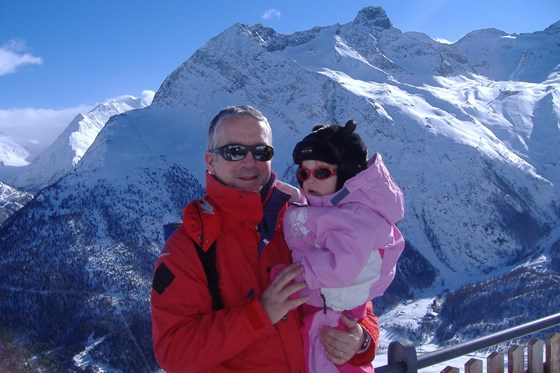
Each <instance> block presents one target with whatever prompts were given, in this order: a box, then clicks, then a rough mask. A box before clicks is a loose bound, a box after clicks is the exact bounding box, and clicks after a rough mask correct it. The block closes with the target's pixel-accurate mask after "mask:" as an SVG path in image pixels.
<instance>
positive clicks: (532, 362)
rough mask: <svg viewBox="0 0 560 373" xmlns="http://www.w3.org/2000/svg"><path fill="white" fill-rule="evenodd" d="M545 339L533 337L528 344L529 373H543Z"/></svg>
mask: <svg viewBox="0 0 560 373" xmlns="http://www.w3.org/2000/svg"><path fill="white" fill-rule="evenodd" d="M543 346H544V343H543V341H539V340H538V339H531V340H530V341H529V344H528V345H527V361H528V363H529V367H528V368H529V369H528V370H527V371H528V372H529V373H543V370H544V369H543V368H544V366H543Z"/></svg>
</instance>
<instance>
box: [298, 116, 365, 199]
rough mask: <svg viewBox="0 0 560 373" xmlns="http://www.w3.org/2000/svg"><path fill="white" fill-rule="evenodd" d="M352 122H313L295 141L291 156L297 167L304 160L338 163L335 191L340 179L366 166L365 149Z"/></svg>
mask: <svg viewBox="0 0 560 373" xmlns="http://www.w3.org/2000/svg"><path fill="white" fill-rule="evenodd" d="M355 129H356V122H355V121H354V120H349V121H348V122H346V124H345V125H344V127H343V126H340V125H338V124H327V125H322V124H319V125H316V126H315V127H313V132H311V133H310V134H309V135H307V136H305V137H304V138H303V140H302V141H300V142H299V143H297V144H296V146H295V148H294V151H293V153H292V157H293V159H294V163H295V164H297V165H300V166H301V162H303V161H305V160H317V161H322V162H327V163H331V164H336V165H338V171H337V176H338V179H337V184H336V190H340V189H341V188H342V186H343V185H344V182H345V181H346V180H348V179H350V178H351V177H353V176H354V175H356V174H357V173H358V172H360V171H362V170H365V169H366V167H367V158H368V151H367V147H366V144H365V143H364V142H363V140H362V138H361V137H360V135H358V134H357V133H355V132H354V130H355Z"/></svg>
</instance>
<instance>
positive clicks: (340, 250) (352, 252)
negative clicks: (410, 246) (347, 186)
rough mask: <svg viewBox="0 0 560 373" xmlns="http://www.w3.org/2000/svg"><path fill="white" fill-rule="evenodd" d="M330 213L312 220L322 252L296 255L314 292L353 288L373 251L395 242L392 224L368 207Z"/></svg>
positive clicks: (331, 210) (349, 206) (355, 207)
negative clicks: (320, 289)
mask: <svg viewBox="0 0 560 373" xmlns="http://www.w3.org/2000/svg"><path fill="white" fill-rule="evenodd" d="M311 208H313V207H311ZM321 209H323V208H321ZM329 210H330V211H328V212H325V213H321V214H320V215H318V216H317V218H316V219H313V218H312V217H310V219H309V220H310V221H315V224H316V244H317V246H318V247H319V248H318V249H312V250H309V249H308V250H297V251H294V261H296V262H300V263H302V264H303V266H304V268H305V273H304V277H305V281H306V283H307V285H308V286H309V287H310V288H312V289H317V288H335V287H343V286H349V285H351V284H352V283H354V281H355V280H356V277H357V276H358V274H359V273H360V272H361V271H362V269H363V268H364V266H366V264H367V263H368V258H369V257H370V255H371V253H372V250H373V249H375V248H382V247H385V246H387V245H388V244H389V243H390V242H391V241H392V240H393V237H392V234H393V227H392V226H391V224H389V223H388V222H387V221H386V220H385V219H384V218H382V217H381V216H380V215H378V214H377V213H375V212H373V211H372V210H370V209H369V208H368V207H366V206H363V205H361V204H357V203H352V204H347V205H345V206H344V207H340V208H329ZM302 253H304V254H302Z"/></svg>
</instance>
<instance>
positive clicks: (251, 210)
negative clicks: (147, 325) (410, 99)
mask: <svg viewBox="0 0 560 373" xmlns="http://www.w3.org/2000/svg"><path fill="white" fill-rule="evenodd" d="M273 155H274V149H273V148H272V131H271V128H270V125H269V123H268V120H267V119H266V118H265V117H264V116H263V115H262V114H261V113H260V112H259V111H258V110H256V109H254V108H252V107H246V106H236V107H227V108H225V109H223V110H222V111H220V112H219V113H218V114H217V115H216V116H215V117H214V119H213V120H212V122H211V125H210V128H209V131H208V151H207V152H206V153H205V155H204V159H205V162H206V166H207V175H206V196H205V197H204V198H203V199H202V200H197V201H192V202H191V203H189V204H188V205H187V207H186V208H185V209H184V211H183V224H182V226H181V227H180V228H179V229H177V230H176V231H175V232H174V233H173V234H172V235H171V236H170V238H169V239H168V240H167V242H166V243H165V246H164V248H163V250H162V253H161V255H160V257H159V259H158V261H157V263H156V269H155V271H154V282H153V289H152V293H151V304H152V328H153V340H154V351H155V355H156V359H157V361H158V363H159V364H160V366H161V367H162V368H163V369H164V370H166V371H168V372H195V371H204V372H304V371H305V362H304V356H303V346H302V341H301V336H300V333H299V328H300V325H301V313H300V312H301V311H300V309H299V306H300V305H302V304H303V303H304V302H305V301H306V300H307V297H297V294H296V293H297V292H298V291H299V290H301V289H303V288H304V287H305V283H295V282H294V279H295V278H296V277H297V276H298V275H300V274H301V273H302V272H303V269H302V267H301V266H300V265H297V264H291V256H290V251H289V250H288V248H287V246H286V243H285V241H284V237H283V234H282V222H281V217H282V213H283V211H284V209H285V206H286V203H287V202H288V201H289V200H290V198H293V197H294V196H297V194H298V192H297V190H295V189H294V188H292V187H289V186H288V185H287V184H283V183H280V182H279V181H277V180H276V175H275V174H274V173H273V172H272V169H271V160H272V156H273ZM196 246H199V247H200V249H201V250H202V251H204V252H208V251H209V250H212V247H214V250H215V253H216V259H215V267H216V270H217V272H218V274H219V292H220V294H219V300H218V302H217V303H216V302H213V296H212V295H211V294H210V291H209V288H208V280H207V276H206V274H205V270H204V268H203V265H202V263H201V259H200V258H199V257H198V255H197V250H196ZM277 264H285V265H286V268H284V269H283V270H282V271H281V272H280V273H279V274H278V275H277V276H275V279H274V281H272V282H271V280H270V278H271V276H270V270H271V268H272V267H273V266H275V265H277ZM214 301H215V299H214ZM220 303H221V304H220ZM344 322H345V325H346V327H347V328H348V330H347V331H342V330H336V329H325V330H324V332H323V334H322V342H323V344H324V345H325V350H326V353H327V355H328V358H329V359H330V360H331V361H333V363H335V364H343V363H345V362H347V361H350V363H351V364H354V365H362V364H365V363H366V362H369V361H371V360H372V359H373V356H374V354H375V349H376V346H377V337H378V329H377V318H376V317H375V315H374V314H373V312H372V309H371V306H370V308H369V313H368V318H366V319H364V320H363V321H361V322H360V324H356V323H355V322H353V321H351V320H349V319H345V321H344ZM362 326H364V327H365V328H367V330H368V331H367V332H365V331H364V328H363V327H362ZM358 351H360V353H359V354H356V352H358Z"/></svg>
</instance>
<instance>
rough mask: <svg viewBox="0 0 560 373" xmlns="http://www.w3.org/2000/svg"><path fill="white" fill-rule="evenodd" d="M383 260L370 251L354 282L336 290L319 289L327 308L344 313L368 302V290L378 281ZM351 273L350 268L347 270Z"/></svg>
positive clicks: (377, 251)
mask: <svg viewBox="0 0 560 373" xmlns="http://www.w3.org/2000/svg"><path fill="white" fill-rule="evenodd" d="M382 262H383V259H382V258H381V255H380V253H379V250H371V255H370V256H369V258H368V261H367V264H366V266H365V267H364V268H363V269H362V270H361V272H360V273H359V274H358V277H357V278H356V281H354V283H353V284H352V285H350V286H344V287H338V288H321V293H322V294H323V295H324V296H325V299H326V301H327V307H330V308H332V309H333V310H335V311H346V310H351V309H353V308H356V307H358V306H360V305H362V304H364V303H366V302H367V301H369V300H370V299H369V289H370V288H371V285H372V284H373V283H375V282H376V281H377V280H379V277H380V274H381V263H382ZM348 270H349V271H352V270H353V269H352V268H348Z"/></svg>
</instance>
